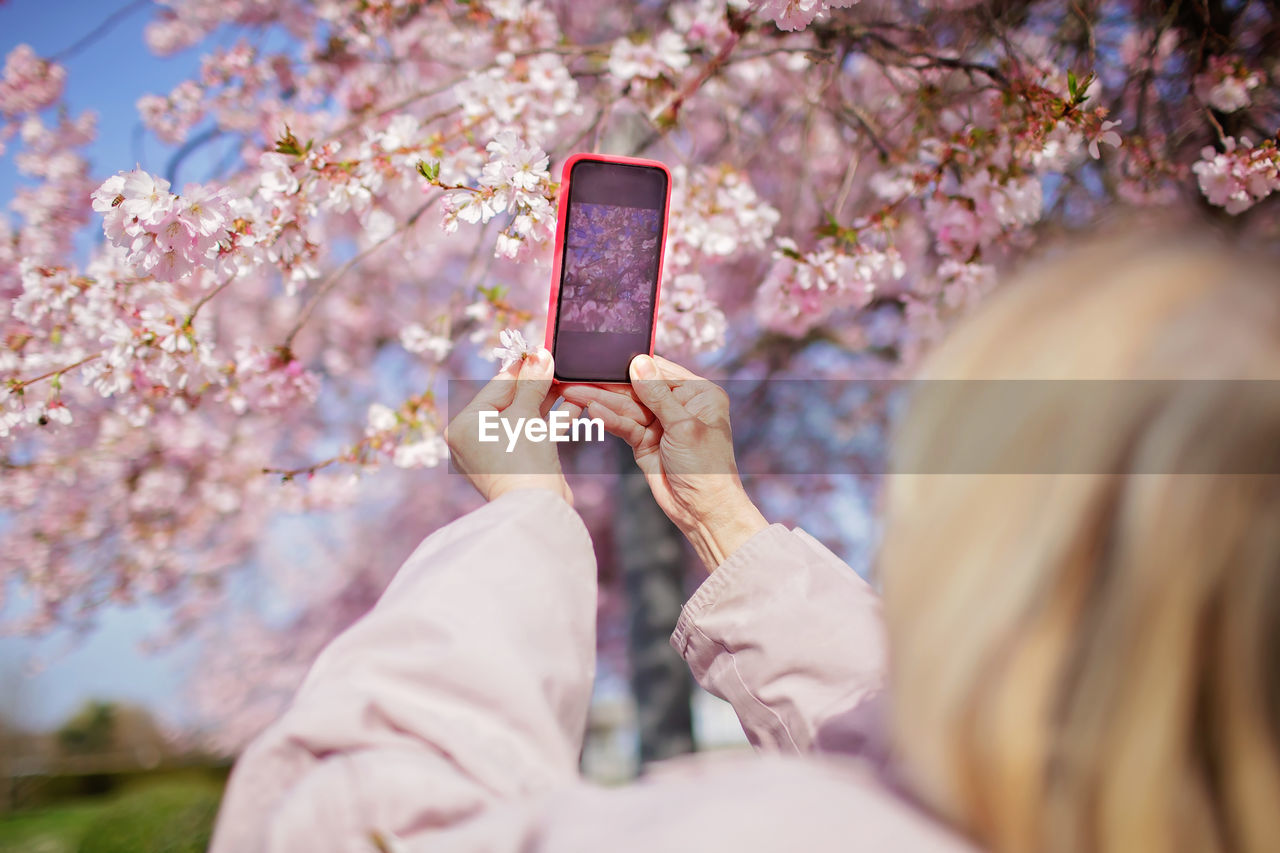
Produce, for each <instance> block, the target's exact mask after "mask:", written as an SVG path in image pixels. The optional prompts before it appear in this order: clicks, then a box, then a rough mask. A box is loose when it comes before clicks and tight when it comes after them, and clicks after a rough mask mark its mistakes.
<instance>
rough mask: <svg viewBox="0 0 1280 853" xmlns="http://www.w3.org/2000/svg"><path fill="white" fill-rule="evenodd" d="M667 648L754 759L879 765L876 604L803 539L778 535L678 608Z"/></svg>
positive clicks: (850, 574) (738, 558) (735, 559)
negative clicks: (794, 755) (734, 721)
mask: <svg viewBox="0 0 1280 853" xmlns="http://www.w3.org/2000/svg"><path fill="white" fill-rule="evenodd" d="M671 642H672V645H673V646H675V648H676V650H677V651H679V652H680V654H681V655H682V656H683V657H684V658H685V660H686V661H687V662H688V663H689V666H690V668H691V669H692V670H693V675H694V677H695V678H696V679H697V680H698V683H699V684H701V685H702V686H703V687H705V688H706V689H707V690H708V691H710V692H711V693H714V694H715V695H717V696H719V697H721V698H722V699H725V700H727V701H728V702H729V703H730V704H732V705H733V708H734V710H735V711H736V712H737V715H738V719H739V720H741V722H742V726H743V729H745V731H746V733H747V737H748V739H749V740H750V741H751V743H753V744H754V745H755V746H756V747H757V748H761V749H770V750H781V751H786V752H810V751H821V752H840V753H855V754H859V755H861V756H862V757H864V758H866V759H870V760H872V761H873V762H874V763H876V764H879V765H882V766H883V765H885V763H886V762H887V751H886V748H885V743H886V738H885V736H884V732H883V728H884V727H883V722H882V720H883V709H884V702H883V696H884V693H883V688H884V683H885V667H886V653H885V637H884V626H883V623H882V620H881V614H880V599H879V597H878V596H877V595H876V594H875V592H874V591H873V590H872V589H871V587H870V586H869V585H868V584H867V583H866V582H865V581H864V580H862V578H860V577H858V575H857V574H856V573H855V572H854V571H853V570H852V569H851V568H849V566H848V565H847V564H845V562H844V561H843V560H841V559H840V558H839V557H837V556H836V555H835V554H832V553H831V552H830V551H829V550H827V549H826V548H825V547H824V546H823V545H822V544H821V543H819V542H818V541H817V540H816V539H814V538H813V537H811V536H809V535H808V534H807V533H805V532H804V531H802V530H798V529H797V530H789V529H787V528H786V527H784V526H783V525H780V524H774V525H771V526H770V527H768V528H766V529H765V530H762V531H760V532H759V533H757V534H756V535H755V536H753V537H752V538H751V539H749V540H748V541H747V542H746V543H745V544H743V545H742V547H741V548H739V549H738V550H737V551H736V552H734V553H733V554H732V555H731V556H730V557H729V559H727V560H726V561H725V562H724V563H723V564H722V565H721V566H720V567H719V568H717V569H716V570H715V571H714V572H712V574H711V575H710V576H709V577H708V578H707V579H706V580H705V581H704V582H703V583H702V586H700V587H699V588H698V591H697V592H696V593H694V595H693V597H692V598H691V599H689V601H688V603H686V604H685V606H684V609H683V611H682V613H681V616H680V619H679V621H678V622H677V624H676V629H675V632H674V633H673V634H672V636H671Z"/></svg>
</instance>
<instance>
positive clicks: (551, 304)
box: [545, 153, 671, 356]
mask: <svg viewBox="0 0 1280 853" xmlns="http://www.w3.org/2000/svg"><path fill="white" fill-rule="evenodd" d="M583 160H594V161H596V162H598V163H621V164H623V165H627V166H651V167H653V168H655V169H661V170H662V172H663V174H665V175H666V176H667V196H666V198H665V199H664V200H663V203H662V245H661V246H660V247H659V249H658V283H657V286H656V287H655V288H654V292H653V320H652V321H651V322H650V324H649V355H653V341H654V338H655V336H656V335H657V333H658V301H659V299H661V298H662V264H663V262H664V261H665V260H666V254H667V224H668V221H669V220H670V218H671V170H670V169H668V168H667V166H666V164H665V163H660V162H658V161H657V160H644V159H641V158H639V157H615V156H612V155H608V154H586V153H579V154H573V155H570V157H569V159H567V160H565V161H564V165H563V166H561V167H560V201H559V204H558V208H557V211H556V245H555V261H554V262H553V263H552V267H551V298H550V300H549V301H548V302H547V331H546V335H545V346H546V348H547V349H549V350H551V353H552V355H553V356H554V355H555V350H556V348H555V329H556V306H557V305H558V304H559V302H560V272H561V269H560V268H561V264H562V263H563V261H564V240H565V226H566V224H567V223H568V220H569V178H570V176H571V175H572V174H573V167H574V164H576V163H579V162H581V161H583Z"/></svg>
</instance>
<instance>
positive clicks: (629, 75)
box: [609, 30, 689, 85]
mask: <svg viewBox="0 0 1280 853" xmlns="http://www.w3.org/2000/svg"><path fill="white" fill-rule="evenodd" d="M688 67H689V52H688V46H687V45H686V44H685V41H684V38H683V37H682V36H681V35H680V34H679V33H677V32H675V31H673V30H666V31H665V32H662V33H659V34H658V36H657V37H656V38H653V39H650V40H648V41H643V42H634V41H632V40H631V39H628V38H621V39H618V40H617V41H615V42H614V43H613V47H612V48H611V49H610V51H609V73H610V74H612V75H613V76H614V77H615V78H616V79H617V80H618V82H619V83H620V84H622V85H626V84H628V83H630V82H631V81H632V80H634V79H636V78H640V79H642V80H657V79H658V78H659V77H663V76H666V77H670V78H678V77H679V76H680V73H681V72H682V71H684V69H686V68H688Z"/></svg>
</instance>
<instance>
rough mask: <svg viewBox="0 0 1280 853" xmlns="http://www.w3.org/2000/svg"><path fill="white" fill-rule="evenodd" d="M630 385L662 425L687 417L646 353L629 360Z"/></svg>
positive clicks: (665, 425) (666, 425)
mask: <svg viewBox="0 0 1280 853" xmlns="http://www.w3.org/2000/svg"><path fill="white" fill-rule="evenodd" d="M631 380H632V382H631V387H632V388H634V389H635V392H636V396H637V397H639V398H640V402H642V403H644V405H645V407H646V408H647V409H648V410H649V411H651V412H653V413H654V414H655V415H657V416H658V420H659V421H661V422H662V425H663V427H664V428H665V427H668V426H670V425H671V424H673V423H675V422H676V421H680V420H684V419H685V418H687V417H689V413H688V412H687V411H686V410H685V408H684V406H682V405H681V404H680V401H679V400H677V399H676V396H675V395H674V394H673V393H671V387H670V386H669V385H667V380H666V379H663V378H662V376H660V375H659V373H658V366H657V364H655V363H654V360H653V359H652V358H650V357H649V356H647V355H638V356H636V357H635V358H633V359H632V360H631Z"/></svg>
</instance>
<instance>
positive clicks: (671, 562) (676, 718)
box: [614, 442, 693, 764]
mask: <svg viewBox="0 0 1280 853" xmlns="http://www.w3.org/2000/svg"><path fill="white" fill-rule="evenodd" d="M617 447H618V453H619V458H620V460H621V466H620V467H621V472H622V473H621V476H619V477H618V481H617V490H618V493H617V503H616V506H617V507H618V513H617V516H616V518H615V521H614V525H615V532H616V540H615V541H616V542H617V548H618V566H619V568H620V569H621V571H622V582H623V588H624V590H625V592H626V597H627V619H628V627H627V651H628V656H629V658H630V661H631V689H632V692H633V693H634V694H635V699H636V722H637V726H638V728H639V733H640V761H641V763H642V764H644V763H646V762H649V761H656V760H659V759H663V758H670V757H671V756H674V755H682V754H684V753H686V752H692V751H693V712H692V707H691V705H690V701H691V699H692V687H693V684H692V679H691V677H690V675H689V667H688V665H687V664H685V662H684V661H683V660H682V659H681V658H680V656H679V655H678V654H676V652H675V649H673V648H672V647H671V644H670V642H669V638H670V636H671V632H672V630H673V629H674V628H675V625H676V619H677V618H678V617H679V615H680V607H681V606H682V605H683V604H684V566H685V554H686V552H685V547H684V537H683V536H682V535H681V533H680V531H679V529H678V528H676V526H675V525H674V524H672V523H671V521H670V520H669V519H668V518H667V517H666V515H665V514H663V512H662V510H661V509H660V508H659V507H658V504H657V503H656V502H655V501H654V499H653V495H652V494H650V492H649V486H648V484H647V483H646V482H645V479H644V477H643V476H642V475H641V474H640V472H639V471H638V470H637V469H636V464H635V460H634V459H633V458H632V455H631V449H630V448H629V447H627V446H626V445H625V444H623V443H621V442H618V443H617Z"/></svg>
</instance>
